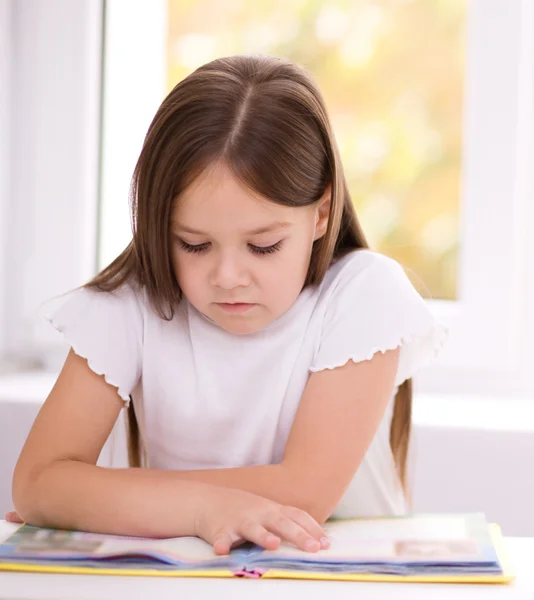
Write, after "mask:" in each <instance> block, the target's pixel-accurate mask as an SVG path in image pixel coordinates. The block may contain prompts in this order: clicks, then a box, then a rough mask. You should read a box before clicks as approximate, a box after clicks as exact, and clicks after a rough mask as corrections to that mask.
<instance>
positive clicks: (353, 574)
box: [0, 514, 513, 583]
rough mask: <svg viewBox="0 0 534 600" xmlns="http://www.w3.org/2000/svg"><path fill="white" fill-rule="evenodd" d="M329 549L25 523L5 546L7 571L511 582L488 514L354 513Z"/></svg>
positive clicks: (0, 551) (336, 529)
mask: <svg viewBox="0 0 534 600" xmlns="http://www.w3.org/2000/svg"><path fill="white" fill-rule="evenodd" d="M325 529H326V532H327V534H328V536H329V538H330V540H331V547H330V548H329V549H328V550H320V551H319V552H317V553H307V552H303V551H301V550H298V549H297V548H296V547H294V546H292V545H290V544H286V543H282V544H281V546H280V547H279V548H278V549H277V550H273V551H267V550H263V549H262V548H260V547H258V546H254V545H252V544H247V545H244V546H241V547H239V548H236V549H234V550H232V551H231V552H230V554H229V555H227V556H217V555H215V554H214V552H213V549H212V547H211V546H210V545H209V544H207V543H206V542H204V541H203V540H201V539H199V538H193V537H182V538H169V539H147V538H134V537H122V536H113V535H103V534H93V533H83V532H72V531H61V530H54V529H41V528H37V527H31V526H29V525H22V526H21V527H20V528H19V529H18V530H17V531H15V533H13V534H12V535H11V536H10V537H9V538H7V540H6V541H5V542H4V544H2V545H0V570H19V571H20V570H23V571H51V572H70V573H72V572H77V573H106V574H124V575H164V576H189V577H232V576H238V577H254V578H260V577H262V578H269V577H279V578H280V577H284V578H306V579H349V580H350V579H352V580H367V581H372V580H377V581H378V580H381V581H427V582H428V581H443V582H447V581H458V582H459V581H463V582H488V583H489V582H495V583H504V582H508V581H511V580H512V579H513V576H511V575H510V573H509V571H508V569H507V567H506V564H505V559H504V557H503V555H502V550H501V541H502V538H501V535H500V531H499V528H498V527H497V526H495V525H488V523H487V522H486V519H485V517H484V515H481V514H473V515H422V516H410V517H397V518H378V519H350V520H342V521H330V522H328V523H326V525H325Z"/></svg>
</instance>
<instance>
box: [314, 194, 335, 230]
mask: <svg viewBox="0 0 534 600" xmlns="http://www.w3.org/2000/svg"><path fill="white" fill-rule="evenodd" d="M331 202H332V186H331V184H328V185H327V186H326V190H325V191H324V194H323V195H322V196H321V198H320V200H319V202H318V204H317V208H316V213H315V235H314V237H313V239H314V241H315V240H318V239H319V238H321V237H323V235H324V234H325V233H326V229H327V227H328V218H329V216H330V204H331Z"/></svg>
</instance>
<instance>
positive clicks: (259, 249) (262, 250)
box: [248, 240, 282, 256]
mask: <svg viewBox="0 0 534 600" xmlns="http://www.w3.org/2000/svg"><path fill="white" fill-rule="evenodd" d="M281 245H282V240H280V241H279V242H276V244H273V245H272V246H254V245H253V244H249V245H248V247H249V248H250V251H251V252H253V253H254V254H259V255H260V256H261V255H264V254H273V253H274V252H277V251H278V250H280V246H281Z"/></svg>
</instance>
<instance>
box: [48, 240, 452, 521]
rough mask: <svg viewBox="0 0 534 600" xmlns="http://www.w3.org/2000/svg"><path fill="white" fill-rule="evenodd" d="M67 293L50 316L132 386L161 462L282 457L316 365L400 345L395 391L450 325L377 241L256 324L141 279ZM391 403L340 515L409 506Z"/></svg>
mask: <svg viewBox="0 0 534 600" xmlns="http://www.w3.org/2000/svg"><path fill="white" fill-rule="evenodd" d="M57 302H58V301H57V300H56V301H54V303H53V304H55V306H53V308H52V310H51V311H50V310H49V311H48V314H47V318H48V319H49V320H50V321H51V323H52V324H53V325H54V326H55V327H56V328H57V329H58V330H59V331H61V332H62V333H63V334H64V335H65V338H66V340H67V341H68V343H69V344H70V346H71V347H72V348H73V349H74V351H75V352H76V353H77V354H79V355H80V356H82V357H84V358H86V359H87V361H88V364H89V366H90V368H91V369H92V370H93V371H94V372H95V373H98V374H99V375H104V376H105V379H106V381H107V382H108V383H110V384H112V385H114V386H116V387H117V388H118V392H119V395H120V396H121V398H123V400H124V401H125V403H127V402H129V398H130V395H131V397H132V399H133V402H134V406H135V411H136V415H137V418H138V422H139V428H140V433H141V439H142V443H143V447H144V449H145V451H146V454H147V458H148V466H149V467H151V468H159V469H177V470H188V469H215V468H224V467H241V466H247V465H264V464H273V463H278V462H280V461H281V459H282V456H283V453H284V448H285V445H286V441H287V438H288V435H289V432H290V429H291V426H292V424H293V420H294V417H295V413H296V410H297V407H298V404H299V401H300V398H301V396H302V393H303V391H304V388H305V386H306V382H307V381H308V378H309V376H310V373H311V372H316V371H321V370H323V369H333V368H335V367H338V366H341V365H344V364H345V363H346V362H347V361H348V360H353V361H355V362H359V361H363V360H368V359H370V358H371V357H372V356H373V355H374V354H375V353H376V352H379V351H381V352H385V351H386V350H389V349H393V348H396V347H397V346H399V345H401V346H402V347H401V354H400V359H399V367H398V372H397V377H396V381H395V386H396V387H395V390H394V392H393V395H392V400H393V398H394V394H395V392H396V389H397V387H398V386H399V385H400V384H401V383H402V382H403V381H405V380H406V379H407V378H409V377H411V376H412V375H414V373H415V372H416V371H417V370H418V369H419V368H420V367H422V366H423V365H424V364H426V363H428V362H429V361H430V360H431V359H432V358H433V357H434V356H435V355H436V354H437V353H438V351H439V350H440V348H441V346H442V344H443V342H444V340H445V338H446V335H447V331H446V328H445V327H444V326H442V325H441V324H440V323H439V322H437V321H436V320H435V319H434V317H433V316H432V314H431V313H430V311H429V309H428V307H427V305H426V303H425V301H424V300H423V299H422V298H421V296H419V294H418V293H417V292H416V290H415V289H414V287H413V286H412V284H411V283H410V281H409V279H408V278H407V276H406V274H405V273H404V270H403V269H402V267H401V266H400V265H399V264H398V263H397V262H395V261H394V260H393V259H391V258H388V257H386V256H384V255H381V254H378V253H376V252H372V251H369V250H358V251H354V252H351V253H350V254H349V255H347V256H345V257H343V258H342V259H340V260H339V261H337V262H336V263H334V264H333V265H332V266H331V267H330V269H329V270H328V272H327V274H326V275H325V278H324V280H323V282H322V283H321V284H320V285H319V286H317V287H315V288H307V289H305V290H303V291H302V292H301V294H300V295H299V297H298V298H297V300H296V301H295V302H294V304H293V305H292V306H291V308H290V309H289V310H288V311H287V312H286V313H284V314H283V315H282V316H281V317H279V318H278V319H277V320H275V321H273V322H272V323H271V324H269V325H268V326H267V327H265V328H264V329H263V330H261V331H259V332H257V333H254V334H249V335H235V334H231V333H228V332H226V331H225V330H223V329H221V328H220V327H218V326H217V325H216V324H215V323H214V322H213V321H212V320H211V319H209V318H208V317H206V316H205V315H203V314H202V313H200V312H198V311H197V310H196V309H195V308H194V307H193V306H192V305H191V304H189V302H187V300H185V299H184V300H183V301H182V302H181V303H180V305H179V306H178V308H177V310H176V314H175V316H174V318H173V319H172V320H171V321H165V320H163V319H162V318H160V317H159V316H158V315H157V314H156V313H155V312H154V311H153V309H152V308H151V306H150V304H149V302H148V299H147V296H146V295H145V292H144V291H139V290H137V291H134V288H133V287H131V286H124V287H123V288H121V289H120V290H119V291H117V292H114V293H113V294H111V293H105V292H99V291H94V290H88V289H84V288H82V289H77V290H75V291H73V292H70V293H68V294H67V295H65V296H63V297H62V298H61V299H60V300H59V306H57ZM325 401H326V402H327V401H328V399H327V398H325ZM392 407H393V402H390V405H389V407H388V409H387V411H386V414H385V415H384V418H383V420H382V423H381V425H380V426H379V429H378V431H377V433H376V435H375V437H374V439H373V441H372V443H371V446H370V447H369V449H368V451H367V453H366V455H365V457H364V459H363V462H362V464H361V465H360V467H359V469H358V471H357V473H356V475H355V477H354V479H353V481H352V483H351V484H350V486H349V488H348V489H347V492H346V493H345V495H344V497H343V499H342V500H341V502H340V503H339V505H338V507H337V509H336V511H335V513H334V516H337V517H351V516H378V515H396V514H402V513H404V512H405V511H406V504H405V500H404V495H403V492H402V489H401V486H400V482H399V479H398V476H397V473H396V470H395V466H394V460H393V455H392V452H391V448H390V445H389V426H390V421H391V412H392Z"/></svg>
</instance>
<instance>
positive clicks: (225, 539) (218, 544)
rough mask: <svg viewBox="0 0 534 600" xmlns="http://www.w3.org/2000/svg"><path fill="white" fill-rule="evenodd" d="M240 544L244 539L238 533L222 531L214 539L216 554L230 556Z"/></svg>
mask: <svg viewBox="0 0 534 600" xmlns="http://www.w3.org/2000/svg"><path fill="white" fill-rule="evenodd" d="M240 542H242V539H241V538H240V537H239V536H238V535H237V534H236V533H234V532H232V531H228V530H226V529H221V530H220V531H219V532H218V533H216V534H215V536H214V538H213V551H214V552H215V554H228V553H229V552H230V550H231V549H232V548H233V547H234V546H235V545H239V543H240Z"/></svg>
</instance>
